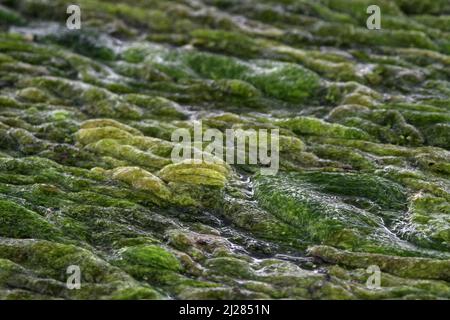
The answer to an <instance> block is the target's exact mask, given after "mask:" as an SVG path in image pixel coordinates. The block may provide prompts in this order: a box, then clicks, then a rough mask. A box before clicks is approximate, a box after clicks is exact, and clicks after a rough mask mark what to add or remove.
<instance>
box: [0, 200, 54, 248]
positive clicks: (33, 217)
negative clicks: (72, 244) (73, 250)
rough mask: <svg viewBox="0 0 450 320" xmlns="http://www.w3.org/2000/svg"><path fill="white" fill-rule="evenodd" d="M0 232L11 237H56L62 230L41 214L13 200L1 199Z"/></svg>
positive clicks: (3, 235) (49, 238)
mask: <svg viewBox="0 0 450 320" xmlns="http://www.w3.org/2000/svg"><path fill="white" fill-rule="evenodd" d="M0 220H1V228H0V234H1V236H2V237H10V238H20V239H23V238H37V239H48V240H51V239H55V238H57V237H58V236H59V235H60V232H59V231H58V230H57V229H56V228H55V227H54V226H53V225H52V224H51V223H49V222H48V221H47V220H46V219H44V218H43V217H41V216H40V215H39V214H37V213H35V212H33V211H30V210H28V209H26V208H24V207H22V206H20V205H19V204H16V203H14V202H12V201H7V200H0Z"/></svg>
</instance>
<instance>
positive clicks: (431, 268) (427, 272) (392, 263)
mask: <svg viewBox="0 0 450 320" xmlns="http://www.w3.org/2000/svg"><path fill="white" fill-rule="evenodd" d="M309 254H310V255H312V256H315V257H319V258H321V259H323V260H324V261H326V262H328V263H337V264H341V265H344V266H348V267H352V268H367V267H368V266H371V265H376V266H378V267H379V268H380V269H381V270H382V271H386V272H389V273H391V274H395V275H398V276H400V277H406V278H415V279H440V280H447V281H448V279H449V276H450V275H449V270H450V268H449V265H450V261H449V260H434V259H425V258H409V257H408V258H406V257H395V256H387V255H381V254H368V253H351V252H347V251H341V250H337V249H335V248H332V247H327V246H316V247H312V248H310V249H309Z"/></svg>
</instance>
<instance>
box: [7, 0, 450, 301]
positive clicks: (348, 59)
mask: <svg viewBox="0 0 450 320" xmlns="http://www.w3.org/2000/svg"><path fill="white" fill-rule="evenodd" d="M78 3H79V5H80V6H81V8H82V13H83V14H82V30H80V31H69V30H67V29H66V28H65V20H66V18H67V16H66V13H65V12H66V7H67V5H68V4H69V2H68V1H62V0H57V1H51V2H50V1H42V0H20V1H9V0H4V1H1V2H0V31H1V32H0V298H2V299H53V298H57V299H59V298H63V299H280V298H291V299H305V298H307V299H392V298H395V299H396V298H399V299H435V298H444V299H448V298H450V284H449V281H450V278H449V273H448V272H449V270H450V269H449V259H450V220H449V214H450V205H449V201H450V195H449V192H450V187H449V186H450V184H449V174H450V165H449V163H450V153H449V150H448V149H449V145H450V138H449V133H450V126H449V123H450V121H449V120H450V113H449V110H450V108H449V103H450V84H449V78H450V72H449V70H450V68H449V66H450V55H449V54H450V28H449V21H450V18H449V17H450V6H449V3H448V1H444V0H442V1H440V0H439V1H438V0H430V1H425V0H421V1H403V0H396V1H384V0H383V1H381V0H380V1H366V0H351V1H343V0H320V1H309V0H303V1H294V0H286V1H282V2H279V1H271V0H265V1H251V0H240V1H234V0H225V1H222V0H221V1H215V0H203V1H196V2H190V1H182V0H180V1H137V0H136V1H131V0H130V1H106V0H105V1H99V0H80V1H78ZM369 4H378V5H379V6H380V7H381V9H382V17H383V20H382V27H383V29H382V30H381V31H369V30H367V29H366V28H365V19H366V17H367V14H366V9H367V6H368V5H369ZM195 119H201V120H202V121H203V124H204V126H206V127H209V128H216V129H219V130H222V131H224V130H225V129H231V128H234V129H260V128H263V129H270V128H279V129H280V172H279V173H278V175H276V176H262V175H260V174H259V170H260V167H258V166H247V165H239V166H237V165H233V166H229V165H227V164H225V163H222V164H220V163H219V164H217V165H206V164H195V163H190V162H186V163H181V164H176V165H174V164H172V163H171V160H170V153H171V150H172V148H173V146H174V143H172V142H170V137H171V133H172V132H173V130H175V129H177V128H187V129H188V130H191V129H192V128H193V120H195ZM70 265H79V266H80V268H81V272H82V287H81V289H80V290H69V289H68V288H67V287H66V279H67V274H66V270H67V267H68V266H70ZM371 265H377V266H379V267H380V269H381V271H382V278H381V288H380V289H377V290H371V289H369V288H368V287H367V286H366V280H367V278H368V276H369V275H370V274H368V273H367V272H366V269H367V267H369V266H371Z"/></svg>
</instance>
